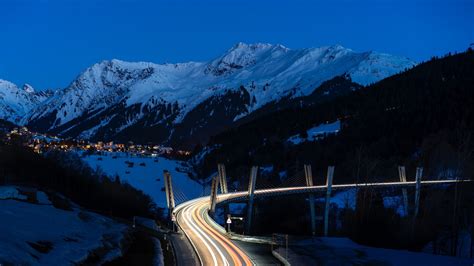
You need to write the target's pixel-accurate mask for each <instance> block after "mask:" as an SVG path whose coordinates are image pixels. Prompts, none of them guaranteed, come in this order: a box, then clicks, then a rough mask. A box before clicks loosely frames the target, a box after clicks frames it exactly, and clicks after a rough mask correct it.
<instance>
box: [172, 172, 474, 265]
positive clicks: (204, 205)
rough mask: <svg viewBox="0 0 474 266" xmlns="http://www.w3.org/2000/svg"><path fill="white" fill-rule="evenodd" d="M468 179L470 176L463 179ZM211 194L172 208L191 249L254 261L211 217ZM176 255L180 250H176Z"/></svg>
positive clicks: (212, 258) (215, 259)
mask: <svg viewBox="0 0 474 266" xmlns="http://www.w3.org/2000/svg"><path fill="white" fill-rule="evenodd" d="M464 181H470V180H464ZM455 182H463V181H458V180H436V181H421V184H422V185H434V184H449V183H455ZM415 185H416V182H414V181H409V182H385V183H364V184H339V185H338V184H336V185H332V189H333V190H338V189H348V188H356V187H360V188H363V187H374V188H376V187H377V188H379V187H407V186H415ZM326 188H327V187H326V186H312V187H307V186H304V187H286V188H275V189H261V190H255V196H256V197H258V196H260V197H262V196H281V195H285V194H298V193H310V192H318V191H324V190H325V189H326ZM247 197H248V192H247V191H243V192H233V193H227V194H221V195H218V197H217V203H222V202H229V201H234V200H241V199H245V198H247ZM209 207H210V197H209V196H207V197H201V198H197V199H194V200H191V201H187V202H184V203H182V204H180V205H178V206H177V207H176V208H175V213H176V219H177V223H178V225H179V226H180V228H181V230H182V231H183V232H184V234H185V235H186V237H187V238H188V240H189V241H190V243H191V245H192V246H193V248H194V250H195V251H196V253H197V256H198V258H199V261H200V263H201V265H206V266H207V265H215V266H217V265H224V266H228V265H229V266H230V265H254V264H255V263H253V262H252V260H251V259H250V258H249V256H248V255H247V254H246V253H245V251H244V250H242V249H240V248H239V247H237V246H236V245H235V244H234V243H232V241H231V240H230V239H229V238H228V237H227V236H226V233H225V230H224V229H223V228H222V227H221V226H219V225H218V224H217V223H216V222H214V221H213V220H212V218H211V217H210V216H209V214H208V211H209ZM178 256H179V254H178Z"/></svg>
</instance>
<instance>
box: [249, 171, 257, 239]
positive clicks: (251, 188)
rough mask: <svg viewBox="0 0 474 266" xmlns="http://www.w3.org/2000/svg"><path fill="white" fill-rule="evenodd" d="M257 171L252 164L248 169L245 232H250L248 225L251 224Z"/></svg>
mask: <svg viewBox="0 0 474 266" xmlns="http://www.w3.org/2000/svg"><path fill="white" fill-rule="evenodd" d="M257 172H258V166H253V167H252V169H251V170H250V180H249V189H248V196H249V203H248V206H247V223H246V231H247V233H248V232H250V226H251V225H252V216H253V198H254V192H255V184H256V182H257Z"/></svg>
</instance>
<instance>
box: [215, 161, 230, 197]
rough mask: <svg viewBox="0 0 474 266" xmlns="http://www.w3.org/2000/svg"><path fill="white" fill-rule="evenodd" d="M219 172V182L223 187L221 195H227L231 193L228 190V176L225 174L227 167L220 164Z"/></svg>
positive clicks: (218, 166)
mask: <svg viewBox="0 0 474 266" xmlns="http://www.w3.org/2000/svg"><path fill="white" fill-rule="evenodd" d="M217 172H218V174H219V181H220V185H221V193H223V194H226V193H229V191H228V190H227V176H226V172H225V165H224V164H218V165H217Z"/></svg>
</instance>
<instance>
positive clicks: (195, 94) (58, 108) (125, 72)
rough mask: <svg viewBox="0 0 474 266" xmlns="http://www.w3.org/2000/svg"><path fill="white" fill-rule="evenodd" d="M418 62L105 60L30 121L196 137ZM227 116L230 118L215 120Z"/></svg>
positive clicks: (257, 56) (249, 55) (336, 56)
mask: <svg viewBox="0 0 474 266" xmlns="http://www.w3.org/2000/svg"><path fill="white" fill-rule="evenodd" d="M414 65H415V64H414V63H413V62H412V61H410V60H409V59H407V58H402V57H397V56H391V55H387V54H381V53H376V52H363V53H358V52H354V51H352V50H350V49H347V48H344V47H342V46H340V45H335V46H328V47H320V48H308V49H297V50H291V49H288V48H286V47H284V46H282V45H271V44H261V43H258V44H244V43H238V44H236V45H235V46H234V47H232V48H231V49H229V50H228V51H227V52H226V53H224V54H223V55H222V56H220V57H217V58H215V59H214V60H211V61H209V62H189V63H180V64H153V63H146V62H136V63H131V62H124V61H120V60H111V61H103V62H101V63H98V64H95V65H93V66H92V67H90V68H88V69H87V70H85V71H84V72H83V73H82V74H80V75H79V77H78V78H77V79H76V80H75V81H73V82H72V83H71V85H70V86H69V87H67V88H66V89H63V90H59V91H56V93H55V94H54V95H53V96H52V97H50V98H49V99H47V100H46V101H44V102H42V103H40V104H39V105H38V106H36V107H35V108H34V109H33V110H32V111H31V112H30V114H29V115H27V116H25V117H24V119H23V120H22V123H23V124H28V125H30V126H32V127H33V128H36V129H38V130H42V131H50V132H53V133H58V134H62V135H65V136H70V137H78V136H79V137H83V138H91V139H104V140H107V139H117V138H118V139H120V140H129V139H134V140H140V141H170V140H177V139H180V140H183V139H186V138H191V139H192V138H194V137H195V134H198V135H202V136H205V135H206V134H209V133H212V130H210V128H213V129H214V130H218V129H220V128H222V127H223V126H226V125H228V124H230V123H232V122H233V121H234V120H236V119H238V118H242V117H245V116H246V115H248V114H250V113H252V112H253V111H255V110H257V109H259V108H260V107H262V106H264V105H265V104H267V103H269V102H272V101H278V100H279V99H281V98H282V97H298V96H305V95H309V94H311V93H312V92H313V90H314V89H315V88H317V87H318V86H319V85H320V84H321V83H322V82H324V81H326V80H329V79H331V78H333V77H335V76H339V75H343V74H347V75H348V76H350V77H351V78H352V80H353V81H354V82H357V83H360V84H362V85H365V84H368V83H372V82H375V81H378V80H380V79H382V78H385V77H387V76H390V75H393V74H395V73H398V72H400V71H402V70H404V69H405V68H410V67H412V66H414ZM239 93H240V94H241V95H242V97H236V94H239ZM203 104H204V105H206V106H203ZM214 104H217V105H216V108H217V109H216V108H214ZM229 110H231V111H229ZM222 112H224V113H226V115H224V116H215V115H214V114H217V113H222ZM191 117H192V119H191ZM209 125H210V126H209ZM144 128H146V129H149V130H148V132H147V133H144V131H143V129H144ZM175 129H178V130H175ZM199 131H201V132H199ZM173 132H174V133H173ZM140 134H149V135H150V136H149V137H143V136H140ZM176 134H179V135H176ZM137 137H138V139H137ZM199 138H201V137H199Z"/></svg>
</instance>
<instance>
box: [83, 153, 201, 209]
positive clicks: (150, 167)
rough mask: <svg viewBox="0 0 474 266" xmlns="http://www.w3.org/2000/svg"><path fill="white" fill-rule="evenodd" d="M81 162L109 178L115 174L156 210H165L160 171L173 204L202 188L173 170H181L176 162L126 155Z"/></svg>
mask: <svg viewBox="0 0 474 266" xmlns="http://www.w3.org/2000/svg"><path fill="white" fill-rule="evenodd" d="M115 157H116V158H115ZM84 160H85V161H86V162H87V163H88V164H89V165H90V166H91V167H92V168H94V169H95V168H96V167H100V168H101V169H102V170H103V171H104V172H105V173H106V174H107V175H109V176H111V177H114V176H115V175H119V176H120V180H121V181H122V182H127V183H129V184H130V185H132V186H133V187H135V188H137V189H140V190H141V191H143V192H144V193H145V194H147V195H149V196H150V197H152V199H153V200H154V201H155V203H156V204H157V205H158V206H159V207H166V196H165V190H164V189H162V188H164V181H163V170H168V171H169V172H170V173H171V179H172V183H173V191H174V194H175V201H176V204H178V203H181V202H183V201H185V200H190V199H194V198H197V197H199V196H201V195H202V191H203V187H202V185H200V184H199V183H197V182H196V181H194V180H192V179H190V178H189V177H188V176H187V174H186V173H182V172H178V171H177V170H176V168H179V167H181V166H180V164H179V162H178V161H174V160H169V159H166V158H163V157H155V158H152V157H132V156H129V155H127V154H126V153H105V154H104V155H90V156H87V157H85V158H84ZM127 162H131V163H133V167H129V166H130V165H131V164H130V163H127Z"/></svg>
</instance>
